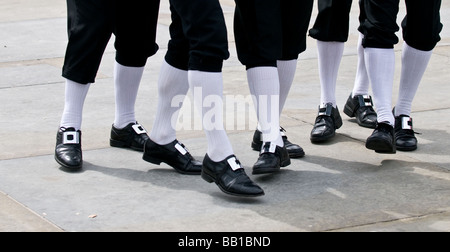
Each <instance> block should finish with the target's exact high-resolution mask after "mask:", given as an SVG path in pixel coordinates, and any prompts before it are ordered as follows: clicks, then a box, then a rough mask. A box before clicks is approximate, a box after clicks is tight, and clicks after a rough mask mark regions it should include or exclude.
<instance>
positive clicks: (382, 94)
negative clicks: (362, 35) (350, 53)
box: [364, 48, 395, 126]
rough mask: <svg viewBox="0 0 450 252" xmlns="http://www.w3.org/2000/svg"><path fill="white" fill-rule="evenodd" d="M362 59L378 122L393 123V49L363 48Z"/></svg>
mask: <svg viewBox="0 0 450 252" xmlns="http://www.w3.org/2000/svg"><path fill="white" fill-rule="evenodd" d="M364 59H365V63H366V67H367V73H368V75H369V79H370V83H372V91H373V100H374V105H375V107H376V109H377V115H378V122H389V123H390V124H391V125H392V126H393V125H394V124H395V120H394V116H393V115H392V88H393V82H394V71H395V54H394V49H381V48H365V49H364Z"/></svg>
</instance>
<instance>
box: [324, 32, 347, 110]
mask: <svg viewBox="0 0 450 252" xmlns="http://www.w3.org/2000/svg"><path fill="white" fill-rule="evenodd" d="M317 51H318V55H319V77H320V85H321V92H320V102H321V104H322V105H325V104H327V103H331V104H333V107H336V81H337V76H338V72H339V65H340V64H341V59H342V55H343V53H344V43H343V42H325V41H320V40H317Z"/></svg>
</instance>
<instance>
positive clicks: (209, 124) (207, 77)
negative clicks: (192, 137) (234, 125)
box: [188, 70, 234, 162]
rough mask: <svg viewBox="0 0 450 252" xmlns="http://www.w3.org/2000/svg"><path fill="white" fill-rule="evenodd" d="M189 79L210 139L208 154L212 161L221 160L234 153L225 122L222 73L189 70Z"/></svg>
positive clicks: (208, 139)
mask: <svg viewBox="0 0 450 252" xmlns="http://www.w3.org/2000/svg"><path fill="white" fill-rule="evenodd" d="M188 79H189V86H190V88H191V89H192V92H194V94H193V96H194V103H195V106H196V107H197V108H198V109H199V111H200V114H201V115H202V120H203V128H204V131H205V133H206V139H207V141H208V151H207V154H208V156H209V157H210V158H211V160H212V161H214V162H220V161H222V160H224V159H225V158H227V157H228V156H230V155H233V154H234V152H233V147H232V145H231V142H230V140H229V139H228V136H227V133H226V132H225V129H224V124H223V79H222V73H215V72H202V71H191V70H189V71H188Z"/></svg>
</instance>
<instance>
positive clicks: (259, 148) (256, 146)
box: [252, 142, 261, 151]
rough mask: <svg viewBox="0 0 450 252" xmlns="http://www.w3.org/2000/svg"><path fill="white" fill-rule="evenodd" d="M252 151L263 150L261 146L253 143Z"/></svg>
mask: <svg viewBox="0 0 450 252" xmlns="http://www.w3.org/2000/svg"><path fill="white" fill-rule="evenodd" d="M252 149H253V150H254V151H260V150H261V145H259V144H257V143H255V142H252Z"/></svg>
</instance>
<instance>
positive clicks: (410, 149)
mask: <svg viewBox="0 0 450 252" xmlns="http://www.w3.org/2000/svg"><path fill="white" fill-rule="evenodd" d="M396 148H397V150H399V151H415V150H417V146H410V147H403V146H399V145H397V147H396Z"/></svg>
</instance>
